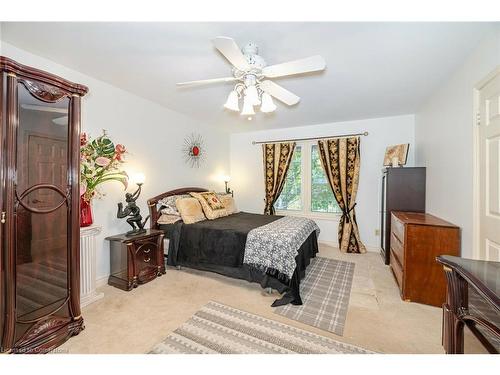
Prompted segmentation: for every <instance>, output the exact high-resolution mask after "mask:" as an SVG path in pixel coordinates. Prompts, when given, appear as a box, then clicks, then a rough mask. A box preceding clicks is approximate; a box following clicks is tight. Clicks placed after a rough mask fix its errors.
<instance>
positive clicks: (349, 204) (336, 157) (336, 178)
mask: <svg viewBox="0 0 500 375" xmlns="http://www.w3.org/2000/svg"><path fill="white" fill-rule="evenodd" d="M359 143H360V139H359V137H352V138H332V139H325V140H319V141H318V149H319V154H320V157H321V164H322V165H323V168H324V170H325V172H326V175H327V177H328V182H329V184H330V187H331V188H332V191H333V195H334V196H335V199H336V200H337V203H338V205H339V207H340V209H341V210H342V216H341V218H340V223H339V230H338V238H339V247H340V251H342V252H343V253H366V248H365V245H363V243H362V242H361V239H360V238H359V230H358V224H357V222H356V213H355V212H354V207H355V206H356V193H357V192H358V182H359V159H360V153H359Z"/></svg>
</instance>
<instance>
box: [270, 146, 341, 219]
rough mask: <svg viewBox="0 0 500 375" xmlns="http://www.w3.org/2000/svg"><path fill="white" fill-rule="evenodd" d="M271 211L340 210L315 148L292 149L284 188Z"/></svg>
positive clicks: (330, 211) (322, 211) (300, 147)
mask: <svg viewBox="0 0 500 375" xmlns="http://www.w3.org/2000/svg"><path fill="white" fill-rule="evenodd" d="M274 207H275V208H276V210H278V211H296V212H304V213H307V212H310V213H320V214H335V213H339V212H340V209H339V206H338V204H337V202H336V200H335V198H334V196H333V193H332V190H331V189H330V185H329V184H328V180H327V177H326V174H325V171H324V170H323V166H322V165H321V160H320V157H319V153H318V146H317V145H316V144H312V143H309V144H303V145H297V146H295V151H294V155H293V158H292V162H291V164H290V168H289V170H288V173H287V176H286V180H285V185H284V186H283V190H282V192H281V195H280V197H279V198H278V200H277V201H276V203H275V205H274Z"/></svg>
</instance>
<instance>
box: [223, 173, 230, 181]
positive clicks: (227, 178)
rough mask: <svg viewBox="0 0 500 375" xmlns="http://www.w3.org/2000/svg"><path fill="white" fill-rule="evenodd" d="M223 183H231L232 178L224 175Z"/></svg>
mask: <svg viewBox="0 0 500 375" xmlns="http://www.w3.org/2000/svg"><path fill="white" fill-rule="evenodd" d="M222 181H224V182H229V181H231V177H229V176H228V175H223V176H222Z"/></svg>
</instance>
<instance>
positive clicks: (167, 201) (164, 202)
mask: <svg viewBox="0 0 500 375" xmlns="http://www.w3.org/2000/svg"><path fill="white" fill-rule="evenodd" d="M179 198H189V195H188V194H181V195H171V196H169V197H165V198H162V199H160V200H159V201H158V204H159V205H160V212H161V213H162V214H164V215H176V216H181V214H180V213H179V210H177V206H176V205H175V201H176V200H177V199H179Z"/></svg>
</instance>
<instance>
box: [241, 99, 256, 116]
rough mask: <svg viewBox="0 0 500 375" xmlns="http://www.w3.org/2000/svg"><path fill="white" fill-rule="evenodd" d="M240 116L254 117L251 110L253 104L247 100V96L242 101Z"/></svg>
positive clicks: (253, 112)
mask: <svg viewBox="0 0 500 375" xmlns="http://www.w3.org/2000/svg"><path fill="white" fill-rule="evenodd" d="M241 115H242V116H253V115H255V111H254V110H253V104H252V102H251V101H250V100H249V98H248V95H245V98H244V99H243V110H242V111H241Z"/></svg>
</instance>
